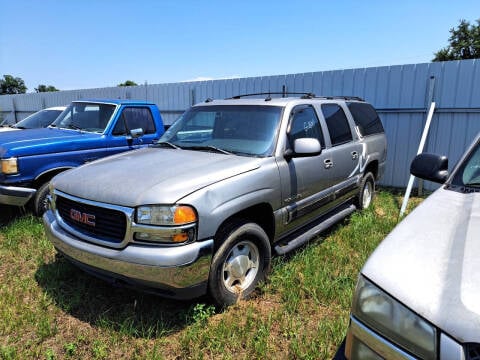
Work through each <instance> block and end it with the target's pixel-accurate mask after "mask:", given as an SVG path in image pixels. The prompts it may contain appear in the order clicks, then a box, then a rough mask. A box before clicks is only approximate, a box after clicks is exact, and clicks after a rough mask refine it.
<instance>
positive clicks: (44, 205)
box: [33, 182, 49, 216]
mask: <svg viewBox="0 0 480 360" xmlns="http://www.w3.org/2000/svg"><path fill="white" fill-rule="evenodd" d="M48 192H49V189H48V182H46V183H45V184H43V185H42V186H40V187H39V188H38V190H37V192H36V193H35V198H34V199H33V214H34V215H36V216H42V215H43V213H44V212H45V211H47V209H48V201H47V196H48Z"/></svg>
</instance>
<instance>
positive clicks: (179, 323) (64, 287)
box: [35, 255, 207, 338]
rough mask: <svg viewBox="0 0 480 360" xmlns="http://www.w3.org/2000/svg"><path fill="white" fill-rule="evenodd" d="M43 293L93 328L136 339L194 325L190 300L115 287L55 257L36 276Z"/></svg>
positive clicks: (42, 266) (193, 302)
mask: <svg viewBox="0 0 480 360" xmlns="http://www.w3.org/2000/svg"><path fill="white" fill-rule="evenodd" d="M35 279H36V281H37V282H38V284H39V285H40V286H41V287H42V288H43V289H44V291H45V293H46V294H47V295H48V296H49V297H50V298H51V299H52V300H53V301H54V302H55V304H56V305H57V306H59V307H60V308H61V309H62V310H64V311H65V312H66V313H68V314H70V315H72V316H74V317H75V318H77V319H79V320H81V321H84V322H88V323H89V324H90V325H92V326H94V327H99V328H103V329H109V330H112V331H116V332H120V333H121V334H124V335H128V336H133V337H138V338H158V337H162V336H165V335H169V334H172V333H175V332H177V331H179V330H181V329H183V328H185V327H186V326H187V325H189V324H191V323H193V322H194V320H193V317H194V311H195V310H194V307H195V305H197V304H198V303H200V302H206V301H207V299H206V298H200V299H194V300H193V301H179V300H169V299H165V298H162V297H159V296H155V295H150V294H145V293H141V292H137V291H134V290H130V289H126V288H119V287H114V286H112V285H111V284H109V283H107V282H104V281H102V280H100V279H97V278H95V277H93V276H91V275H89V274H87V273H85V272H83V271H82V270H80V269H78V268H77V267H75V266H74V265H72V264H71V263H70V262H69V261H68V260H66V259H65V258H63V257H62V256H60V255H57V256H56V258H55V261H54V262H52V263H48V264H43V265H41V266H40V267H39V269H38V270H37V272H36V274H35Z"/></svg>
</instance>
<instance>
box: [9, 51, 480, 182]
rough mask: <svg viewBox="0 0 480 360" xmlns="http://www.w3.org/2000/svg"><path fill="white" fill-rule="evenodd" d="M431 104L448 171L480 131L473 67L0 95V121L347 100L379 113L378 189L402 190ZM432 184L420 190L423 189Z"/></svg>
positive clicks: (468, 63) (479, 73)
mask: <svg viewBox="0 0 480 360" xmlns="http://www.w3.org/2000/svg"><path fill="white" fill-rule="evenodd" d="M432 86H433V88H434V91H433V100H434V101H435V102H436V104H437V108H436V112H435V115H434V117H433V122H432V127H431V131H430V134H429V137H428V139H427V144H426V149H425V151H428V152H436V153H442V154H446V155H447V156H449V159H450V167H453V165H454V163H455V162H456V161H457V160H458V158H459V157H460V155H461V154H462V153H463V151H464V149H465V148H466V147H467V146H468V144H469V143H470V142H471V141H472V139H473V138H474V136H475V135H476V134H477V133H478V132H479V131H480V62H479V61H478V60H462V61H451V62H436V63H428V64H413V65H396V66H383V67H374V68H362V69H349V70H337V71H323V72H310V73H302V74H286V75H276V76H265V77H251V78H237V79H225V80H213V81H211V80H210V81H198V82H183V83H170V84H155V85H147V84H145V85H140V86H133V87H111V88H100V89H82V90H71V91H59V92H53V93H33V94H22V95H4V96H0V117H3V118H5V117H7V116H15V117H16V119H17V121H18V120H20V119H22V118H24V117H25V116H27V115H28V114H30V113H33V112H35V111H38V110H40V109H42V108H45V107H51V106H57V105H65V104H68V103H70V102H71V101H72V100H78V99H84V98H126V99H140V100H148V101H152V102H154V103H156V104H157V105H158V106H159V108H160V111H161V112H162V115H163V118H164V121H165V123H166V124H171V123H172V122H173V121H174V120H175V119H176V118H178V116H179V115H180V114H181V113H182V112H183V111H184V110H186V109H187V108H188V107H189V106H190V105H191V104H192V103H193V102H195V103H197V102H202V101H204V100H205V99H207V98H226V97H232V96H234V95H238V94H246V93H258V92H281V91H282V90H283V89H286V90H287V91H289V92H313V93H315V94H317V95H323V96H328V95H354V96H360V97H362V98H365V99H366V100H367V101H369V102H370V103H372V104H373V105H374V106H375V107H376V108H377V109H378V111H379V114H380V116H381V118H382V120H383V123H384V125H385V131H386V134H387V139H388V164H387V169H386V174H385V177H384V178H383V180H382V184H384V185H388V186H399V187H403V186H406V183H407V181H408V176H409V175H408V172H409V166H410V161H411V159H412V158H413V157H414V155H415V153H416V151H417V147H418V143H419V141H420V136H421V133H422V130H423V126H424V123H425V118H426V109H427V107H428V101H429V93H430V89H431V88H432ZM433 187H434V185H432V184H427V188H433Z"/></svg>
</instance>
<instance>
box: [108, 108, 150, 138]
mask: <svg viewBox="0 0 480 360" xmlns="http://www.w3.org/2000/svg"><path fill="white" fill-rule="evenodd" d="M138 128H142V129H143V133H144V134H153V133H155V123H154V122H153V117H152V113H151V112H150V109H149V108H142V107H127V108H125V109H123V111H122V114H121V115H120V118H119V119H118V121H117V124H116V125H115V128H114V129H113V135H126V134H127V131H130V130H133V129H138Z"/></svg>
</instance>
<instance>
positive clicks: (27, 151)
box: [0, 128, 102, 158]
mask: <svg viewBox="0 0 480 360" xmlns="http://www.w3.org/2000/svg"><path fill="white" fill-rule="evenodd" d="M101 136H102V135H101V134H96V133H87V132H80V131H77V130H67V129H56V128H42V129H26V130H22V131H6V132H0V158H6V157H11V156H27V155H32V154H34V155H41V154H48V153H52V152H62V151H73V150H86V149H92V148H98V147H99V146H98V143H97V142H96V141H93V142H92V141H91V140H93V139H98V138H100V137H101Z"/></svg>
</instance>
